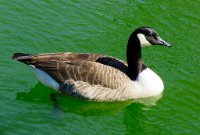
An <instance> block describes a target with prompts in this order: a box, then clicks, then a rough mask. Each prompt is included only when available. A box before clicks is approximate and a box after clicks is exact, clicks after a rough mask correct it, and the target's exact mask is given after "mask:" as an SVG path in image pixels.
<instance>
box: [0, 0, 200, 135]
mask: <svg viewBox="0 0 200 135" xmlns="http://www.w3.org/2000/svg"><path fill="white" fill-rule="evenodd" d="M198 3H199V1H197V0H193V1H181V0H177V1H171V0H169V1H163V2H161V1H158V0H155V1H146V0H138V1H129V0H127V1H122V0H119V1H89V0H87V1H81V0H70V1H68V0H63V1H27V0H18V1H0V52H1V57H0V72H1V77H0V95H1V98H0V106H1V111H0V119H1V122H0V134H8V135H11V134H20V135H23V134H24V135H26V134H30V133H31V134H52V135H54V134H102V135H103V134H122V135H123V134H130V135H132V134H134V135H136V134H138V135H141V134H146V135H148V134H149V135H152V134H166V135H169V134H177V135H178V134H199V133H200V129H199V127H200V115H199V112H200V109H199V106H200V102H199V99H200V93H199V89H200V84H199V82H200V78H199V75H200V74H199V72H198V70H199V69H200V65H199V59H200V57H199V54H200V49H199V44H200V39H199V31H200V29H199V25H198V24H199V22H200V18H199V14H200V10H199V6H198ZM144 25H145V26H151V27H152V28H154V29H156V30H157V31H158V33H160V35H161V37H163V38H164V39H166V40H167V41H168V42H170V43H171V44H172V45H173V47H171V48H164V47H149V48H144V49H143V59H144V62H145V64H146V65H148V66H149V67H150V68H151V69H153V70H154V71H155V72H157V73H158V74H159V75H160V77H161V78H162V79H163V81H164V83H165V91H164V93H163V94H162V95H161V96H160V97H156V98H153V99H145V100H142V101H125V102H114V103H97V102H89V101H84V100H80V99H76V98H73V97H68V96H67V97H64V96H59V97H58V98H57V102H54V101H52V100H51V98H50V95H51V93H54V90H52V89H50V88H47V87H45V86H43V85H42V84H41V83H39V82H38V81H37V79H36V77H35V76H34V74H33V73H32V72H31V71H30V69H29V68H28V67H27V66H25V65H23V64H21V63H18V62H15V61H12V60H11V55H12V54H13V53H14V52H25V53H32V54H37V53H43V52H63V51H71V52H92V53H101V54H107V55H112V56H115V57H118V58H120V59H122V60H126V58H125V50H126V44H127V40H128V37H129V35H130V33H131V32H132V31H133V30H134V29H135V28H137V27H139V26H144Z"/></svg>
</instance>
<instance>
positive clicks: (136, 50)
mask: <svg viewBox="0 0 200 135" xmlns="http://www.w3.org/2000/svg"><path fill="white" fill-rule="evenodd" d="M126 55H127V56H126V57H127V63H128V73H127V74H128V76H129V78H130V79H131V80H136V78H137V76H138V74H139V73H140V72H141V71H142V70H143V69H144V68H145V67H144V65H143V62H142V56H141V46H140V41H139V39H138V38H137V35H136V34H134V33H133V34H132V35H131V36H130V38H129V41H128V45H127V50H126Z"/></svg>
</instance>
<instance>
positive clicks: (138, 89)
mask: <svg viewBox="0 0 200 135" xmlns="http://www.w3.org/2000/svg"><path fill="white" fill-rule="evenodd" d="M163 89H164V85H163V82H162V80H161V79H160V77H159V76H158V75H157V74H156V73H154V72H153V71H152V70H151V69H149V68H147V69H145V70H144V71H142V72H141V73H140V74H139V75H138V78H137V80H136V81H135V83H134V87H133V95H134V98H142V97H149V96H155V95H158V94H160V93H162V91H163Z"/></svg>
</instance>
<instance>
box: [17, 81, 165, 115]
mask: <svg viewBox="0 0 200 135" xmlns="http://www.w3.org/2000/svg"><path fill="white" fill-rule="evenodd" d="M161 97H162V95H158V96H155V97H148V98H142V99H135V100H127V101H118V102H95V101H87V100H84V99H78V98H76V97H72V96H66V95H62V94H60V93H56V92H55V91H54V90H52V89H50V88H48V87H46V86H44V85H42V84H41V83H37V84H36V85H35V87H33V88H32V89H30V91H29V92H18V93H17V97H16V99H17V100H24V101H28V102H41V103H44V102H46V103H49V102H52V105H53V109H54V110H53V111H54V112H55V113H57V114H59V113H60V114H61V112H72V113H75V114H80V115H86V116H90V115H105V114H109V113H114V112H119V111H121V110H123V109H125V108H126V107H128V106H130V105H131V106H132V105H136V106H137V105H139V106H140V107H141V109H143V110H144V109H145V110H148V109H150V107H152V106H155V105H156V102H157V101H158V100H159V99H160V98H161Z"/></svg>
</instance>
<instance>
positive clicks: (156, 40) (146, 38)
mask: <svg viewBox="0 0 200 135" xmlns="http://www.w3.org/2000/svg"><path fill="white" fill-rule="evenodd" d="M133 34H134V35H135V34H136V36H137V38H138V39H139V41H140V46H141V47H144V46H150V45H161V46H167V47H170V46H171V45H170V43H168V42H166V41H165V40H163V39H162V38H161V37H160V36H159V35H158V34H157V32H156V31H155V30H153V29H152V28H150V27H140V28H138V29H136V30H135V31H134V33H133Z"/></svg>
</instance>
